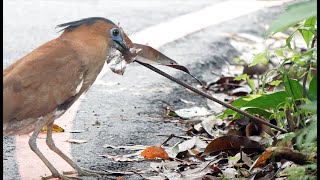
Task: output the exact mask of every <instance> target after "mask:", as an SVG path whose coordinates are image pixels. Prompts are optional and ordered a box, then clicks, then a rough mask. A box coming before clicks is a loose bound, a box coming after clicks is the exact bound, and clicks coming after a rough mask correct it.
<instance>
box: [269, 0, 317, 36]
mask: <svg viewBox="0 0 320 180" xmlns="http://www.w3.org/2000/svg"><path fill="white" fill-rule="evenodd" d="M316 15H317V1H316V0H310V1H302V2H298V3H295V4H292V5H289V6H288V7H287V9H286V11H285V12H284V13H283V14H281V15H280V17H279V18H278V19H277V20H275V21H274V22H273V23H272V24H271V26H270V27H269V29H268V30H267V32H266V36H268V37H269V36H271V35H273V34H275V33H277V32H281V31H283V30H285V29H287V28H288V27H290V26H293V25H295V24H297V23H299V22H301V21H303V20H304V19H307V18H310V17H313V16H316Z"/></svg>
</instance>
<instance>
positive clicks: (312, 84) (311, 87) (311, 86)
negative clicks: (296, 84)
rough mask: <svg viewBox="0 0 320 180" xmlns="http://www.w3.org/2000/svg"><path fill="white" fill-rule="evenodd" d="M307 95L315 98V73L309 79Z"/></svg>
mask: <svg viewBox="0 0 320 180" xmlns="http://www.w3.org/2000/svg"><path fill="white" fill-rule="evenodd" d="M309 95H310V99H312V100H313V99H316V98H317V75H315V76H314V77H313V78H312V80H311V81H310V84H309Z"/></svg>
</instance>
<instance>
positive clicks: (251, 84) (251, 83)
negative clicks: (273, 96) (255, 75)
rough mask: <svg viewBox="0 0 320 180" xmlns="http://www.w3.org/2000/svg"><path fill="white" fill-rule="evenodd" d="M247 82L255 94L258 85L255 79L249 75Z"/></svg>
mask: <svg viewBox="0 0 320 180" xmlns="http://www.w3.org/2000/svg"><path fill="white" fill-rule="evenodd" d="M247 82H248V85H249V87H250V89H251V90H252V92H253V94H255V93H256V85H255V83H254V81H253V80H252V79H250V78H249V77H248V78H247Z"/></svg>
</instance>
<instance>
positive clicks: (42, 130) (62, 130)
mask: <svg viewBox="0 0 320 180" xmlns="http://www.w3.org/2000/svg"><path fill="white" fill-rule="evenodd" d="M41 132H47V126H44V127H43V128H42V129H41ZM52 132H64V129H63V128H62V127H60V126H58V125H56V124H53V126H52Z"/></svg>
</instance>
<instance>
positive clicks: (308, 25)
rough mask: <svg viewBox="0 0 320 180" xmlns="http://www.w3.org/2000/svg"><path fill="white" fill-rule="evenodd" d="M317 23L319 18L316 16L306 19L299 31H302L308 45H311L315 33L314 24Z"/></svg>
mask: <svg viewBox="0 0 320 180" xmlns="http://www.w3.org/2000/svg"><path fill="white" fill-rule="evenodd" d="M316 23H317V18H316V16H314V17H311V18H309V19H307V20H306V22H305V23H304V25H303V27H302V28H299V32H300V33H301V35H302V37H303V39H304V41H305V42H306V44H307V47H309V44H310V41H311V39H312V37H313V34H314V26H315V25H316Z"/></svg>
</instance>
